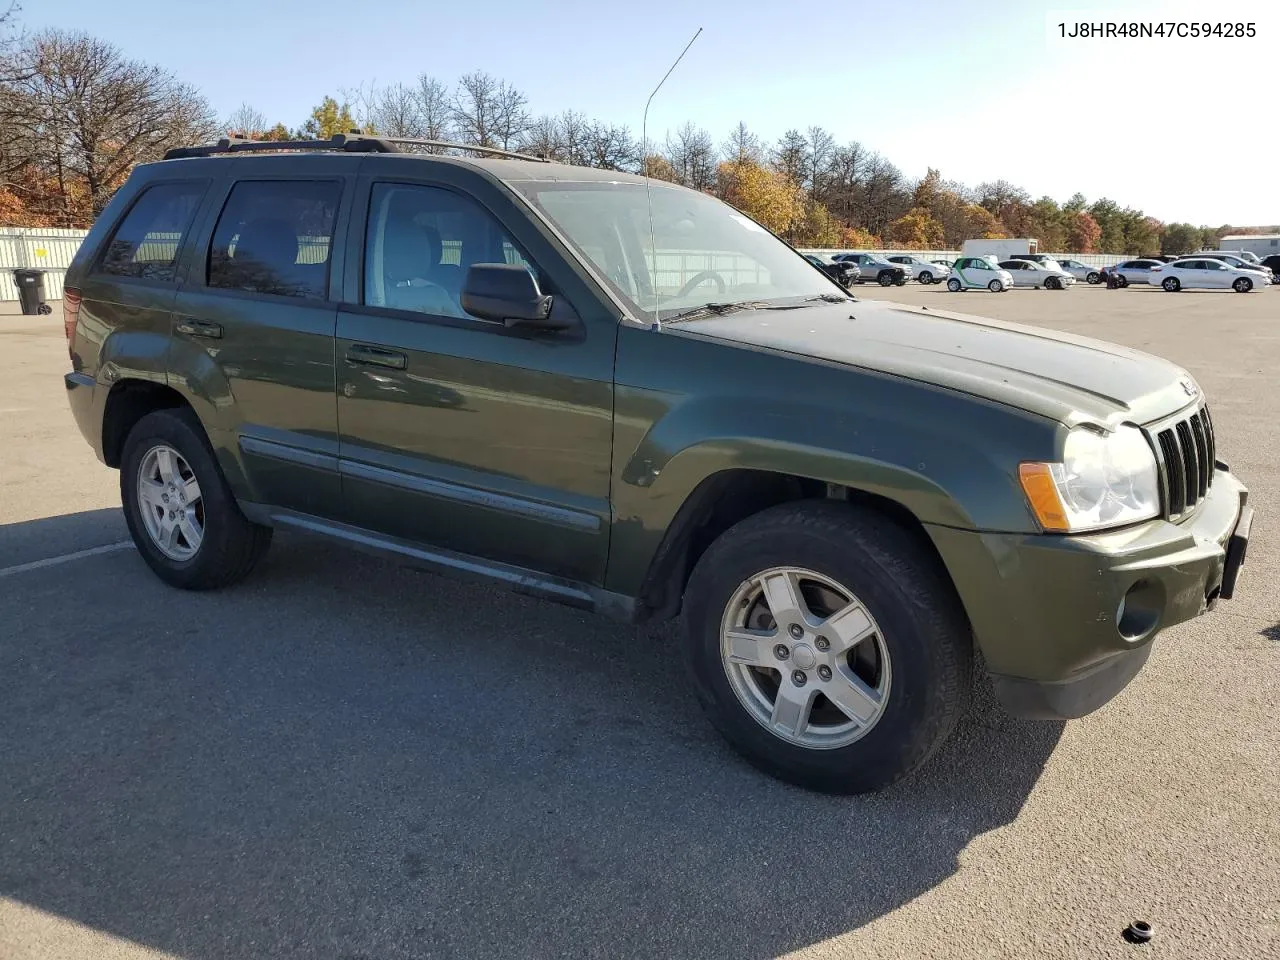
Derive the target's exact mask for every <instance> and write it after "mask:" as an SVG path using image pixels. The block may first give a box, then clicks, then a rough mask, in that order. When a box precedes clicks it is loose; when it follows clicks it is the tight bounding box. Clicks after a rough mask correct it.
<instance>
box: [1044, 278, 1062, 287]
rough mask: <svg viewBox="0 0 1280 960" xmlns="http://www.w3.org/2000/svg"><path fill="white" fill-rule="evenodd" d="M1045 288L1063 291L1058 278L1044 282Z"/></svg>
mask: <svg viewBox="0 0 1280 960" xmlns="http://www.w3.org/2000/svg"><path fill="white" fill-rule="evenodd" d="M1044 288H1045V289H1046V290H1061V289H1062V283H1061V282H1060V281H1059V280H1058V278H1057V277H1050V278H1049V279H1048V280H1046V281H1045V282H1044Z"/></svg>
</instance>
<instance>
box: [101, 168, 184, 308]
mask: <svg viewBox="0 0 1280 960" xmlns="http://www.w3.org/2000/svg"><path fill="white" fill-rule="evenodd" d="M207 186H208V181H205V180H199V181H195V180H193V181H187V182H183V183H158V184H156V185H154V186H150V187H146V188H144V189H143V191H142V193H141V194H139V195H138V199H137V200H135V201H134V203H133V205H132V206H131V207H130V208H129V211H128V212H127V213H126V214H125V215H124V217H122V218H121V220H120V223H119V224H118V225H117V226H116V228H115V230H114V231H112V234H111V239H110V240H108V241H107V244H106V247H105V248H104V249H103V252H102V256H101V258H100V259H99V261H98V267H97V272H98V273H105V274H108V275H110V276H115V277H132V278H134V279H138V280H151V281H154V282H156V283H172V282H173V281H174V279H175V277H176V271H177V260H178V251H179V250H180V249H181V248H182V242H183V241H184V240H185V239H186V236H187V232H188V231H189V230H190V229H191V221H192V219H193V218H194V217H195V213H196V208H197V207H199V206H200V198H201V197H203V196H204V191H205V188H206V187H207Z"/></svg>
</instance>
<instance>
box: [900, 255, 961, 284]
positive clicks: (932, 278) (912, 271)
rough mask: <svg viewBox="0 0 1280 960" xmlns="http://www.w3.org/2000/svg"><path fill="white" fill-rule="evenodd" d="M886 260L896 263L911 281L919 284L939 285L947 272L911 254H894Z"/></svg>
mask: <svg viewBox="0 0 1280 960" xmlns="http://www.w3.org/2000/svg"><path fill="white" fill-rule="evenodd" d="M887 259H888V261H889V262H890V263H896V264H897V265H898V266H900V267H902V269H903V270H905V271H907V275H908V276H910V277H911V278H912V279H913V280H919V281H920V282H921V283H941V282H942V278H943V276H945V275H946V272H947V271H945V270H942V269H940V268H939V267H938V265H937V264H936V263H933V262H931V261H929V260H925V259H924V258H923V257H917V256H916V255H915V254H911V253H894V254H890V255H889V256H888V258H887Z"/></svg>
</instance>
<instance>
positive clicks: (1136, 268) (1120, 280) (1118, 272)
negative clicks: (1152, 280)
mask: <svg viewBox="0 0 1280 960" xmlns="http://www.w3.org/2000/svg"><path fill="white" fill-rule="evenodd" d="M1159 263H1160V261H1159V260H1152V259H1150V258H1149V257H1142V258H1140V259H1137V260H1125V261H1122V262H1121V263H1117V264H1114V265H1113V266H1110V267H1106V268H1104V269H1103V271H1102V276H1103V278H1104V279H1105V278H1106V276H1107V274H1112V275H1113V276H1115V278H1116V282H1117V284H1118V285H1119V286H1121V287H1127V286H1128V285H1129V284H1131V283H1146V282H1147V277H1148V275H1149V274H1150V273H1151V268H1152V267H1154V266H1156V265H1158V264H1159Z"/></svg>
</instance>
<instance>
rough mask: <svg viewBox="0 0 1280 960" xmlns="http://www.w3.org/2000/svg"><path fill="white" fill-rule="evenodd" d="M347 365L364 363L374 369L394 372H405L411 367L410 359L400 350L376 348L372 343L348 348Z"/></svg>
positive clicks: (352, 345) (357, 344)
mask: <svg viewBox="0 0 1280 960" xmlns="http://www.w3.org/2000/svg"><path fill="white" fill-rule="evenodd" d="M347 363H362V364H365V365H367V366H372V367H390V368H391V369H392V370H404V369H405V368H406V367H408V366H409V358H408V357H406V356H405V355H404V354H403V353H401V352H400V351H399V350H388V349H387V348H386V347H375V346H374V345H373V344H370V343H353V344H351V345H350V346H349V347H347Z"/></svg>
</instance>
